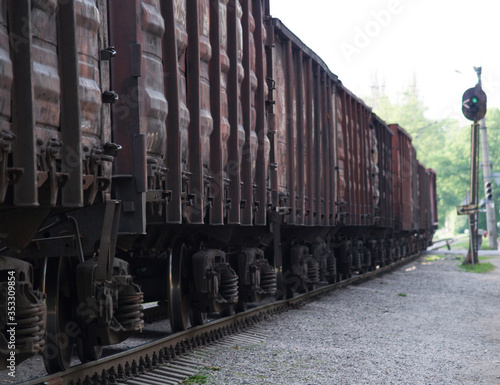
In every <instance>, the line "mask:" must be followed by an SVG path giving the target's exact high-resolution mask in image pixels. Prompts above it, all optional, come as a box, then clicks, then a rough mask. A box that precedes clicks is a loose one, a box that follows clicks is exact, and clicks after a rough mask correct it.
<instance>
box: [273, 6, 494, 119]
mask: <svg viewBox="0 0 500 385" xmlns="http://www.w3.org/2000/svg"><path fill="white" fill-rule="evenodd" d="M270 3H271V13H272V16H273V17H276V18H279V19H281V20H282V21H283V23H284V24H285V25H286V26H287V27H288V28H289V29H291V30H292V31H293V32H294V33H295V34H296V35H297V36H298V37H299V38H300V39H301V40H302V41H303V42H304V43H305V44H306V45H308V46H309V47H310V48H311V49H313V50H314V51H315V52H316V53H317V54H318V55H319V56H321V57H322V58H323V60H324V61H325V62H326V63H327V65H328V66H329V68H330V70H331V71H332V72H333V73H335V74H336V75H337V76H339V78H340V79H341V80H342V82H343V83H344V84H345V85H346V86H347V87H348V88H349V89H351V90H352V91H353V92H354V93H355V94H356V95H358V96H361V97H363V96H369V95H370V94H371V86H372V85H374V84H376V82H378V84H380V85H385V91H386V93H388V94H389V95H390V96H392V97H394V95H396V94H397V93H398V92H400V91H402V90H404V89H405V88H406V87H407V86H408V85H409V84H411V83H412V79H413V76H414V74H415V76H416V79H417V86H418V90H419V94H420V96H421V98H422V99H423V101H424V104H425V105H426V106H427V107H428V108H429V110H428V113H427V117H428V118H430V119H442V118H446V117H454V118H460V119H461V121H462V122H463V123H465V122H467V121H466V120H465V119H464V118H463V116H462V113H461V102H462V94H463V92H464V91H465V90H466V89H467V88H470V87H473V86H474V85H475V84H476V83H477V77H476V73H475V72H474V70H473V67H474V66H482V67H483V83H484V84H483V89H484V90H485V92H486V93H487V95H488V107H496V108H500V41H499V38H500V1H498V0H474V1H472V0H470V1H465V0H350V1H349V0H348V1H346V0H342V1H339V0H270ZM456 71H460V72H461V74H460V73H458V72H456Z"/></svg>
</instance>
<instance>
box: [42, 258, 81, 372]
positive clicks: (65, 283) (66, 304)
mask: <svg viewBox="0 0 500 385" xmlns="http://www.w3.org/2000/svg"><path fill="white" fill-rule="evenodd" d="M74 281H75V280H74V269H73V264H72V262H71V260H70V258H67V257H65V258H47V259H46V269H45V277H44V293H45V295H46V300H45V304H46V307H47V345H46V346H45V349H44V351H43V361H44V364H45V369H46V370H47V372H48V373H55V372H59V371H63V370H66V369H67V368H69V366H70V364H71V357H72V354H73V345H74V343H75V338H76V336H77V333H78V325H77V324H76V323H75V322H74V310H75V304H76V300H75V298H74V293H76V288H75V287H74Z"/></svg>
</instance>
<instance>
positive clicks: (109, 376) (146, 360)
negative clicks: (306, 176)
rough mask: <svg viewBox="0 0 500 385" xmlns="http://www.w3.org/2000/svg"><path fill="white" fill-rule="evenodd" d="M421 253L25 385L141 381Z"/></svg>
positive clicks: (379, 273)
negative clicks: (178, 360) (273, 317)
mask: <svg viewBox="0 0 500 385" xmlns="http://www.w3.org/2000/svg"><path fill="white" fill-rule="evenodd" d="M418 257H420V253H418V254H415V255H412V256H409V257H406V258H402V259H400V260H398V261H395V262H393V263H392V264H390V265H387V266H384V267H379V268H377V269H376V270H373V271H369V272H366V273H364V274H360V275H355V276H353V277H351V278H348V279H345V280H343V281H340V282H336V283H333V284H329V285H324V286H321V287H318V288H316V289H314V290H311V291H309V292H307V293H303V294H299V295H297V296H295V297H293V298H290V299H283V300H279V301H274V302H270V303H267V304H263V305H260V306H258V307H255V308H252V309H249V310H246V311H244V312H241V313H238V314H234V315H232V316H230V317H226V318H222V319H219V320H214V321H211V322H208V323H207V324H205V325H200V326H196V327H193V328H190V329H188V330H185V331H183V332H179V333H175V334H171V335H169V336H167V337H163V338H161V339H159V340H156V341H153V342H149V343H146V344H144V345H141V346H138V347H136V348H133V349H129V350H126V351H124V352H121V353H118V354H114V355H112V356H109V357H105V358H101V359H99V360H97V361H92V362H88V363H85V364H81V365H77V366H74V367H71V368H69V369H68V370H66V371H64V372H60V373H56V374H52V375H48V376H45V377H41V378H37V379H34V380H30V381H27V382H23V383H22V384H24V385H97V384H98V385H103V384H110V385H111V384H117V383H119V382H124V381H126V380H127V379H131V378H135V377H137V378H140V375H141V373H147V372H149V371H151V370H153V369H155V368H157V367H159V366H161V365H163V364H166V363H167V362H169V361H171V360H172V359H174V358H176V357H180V356H182V355H183V354H185V353H187V352H188V351H192V350H193V349H195V348H197V347H201V346H207V345H209V344H211V343H213V342H215V341H216V340H219V339H221V338H223V337H225V336H228V335H233V334H235V333H237V332H239V331H241V330H244V329H246V328H247V327H249V326H251V325H254V324H255V323H257V322H260V321H261V320H263V319H264V318H265V317H267V316H270V315H273V314H277V313H281V312H283V311H286V310H288V309H290V308H296V307H298V306H301V305H302V304H305V303H307V302H310V301H312V300H315V299H317V298H319V297H322V296H324V295H326V294H328V293H330V292H332V291H334V290H337V289H340V288H344V287H347V286H350V285H356V284H360V283H362V282H365V281H368V280H370V279H373V278H375V277H377V276H380V275H383V274H386V273H389V272H392V271H393V270H395V269H397V268H399V267H401V266H403V265H405V264H408V263H410V262H413V261H414V260H416V259H417V258H418Z"/></svg>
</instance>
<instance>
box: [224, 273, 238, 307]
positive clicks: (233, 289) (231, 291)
mask: <svg viewBox="0 0 500 385" xmlns="http://www.w3.org/2000/svg"><path fill="white" fill-rule="evenodd" d="M219 294H220V295H221V296H222V298H224V299H225V300H226V301H228V302H237V301H238V276H237V275H235V274H233V273H232V272H231V271H230V270H222V272H221V282H220V286H219Z"/></svg>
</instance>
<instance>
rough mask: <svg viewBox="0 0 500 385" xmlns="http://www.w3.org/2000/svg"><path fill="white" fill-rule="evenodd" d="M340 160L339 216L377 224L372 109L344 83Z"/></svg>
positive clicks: (349, 221)
mask: <svg viewBox="0 0 500 385" xmlns="http://www.w3.org/2000/svg"><path fill="white" fill-rule="evenodd" d="M336 108H337V130H338V131H337V132H338V135H337V161H338V165H337V166H338V172H339V175H338V179H339V186H338V189H339V190H338V198H337V203H338V208H339V216H340V217H341V218H344V223H345V224H347V225H350V226H360V225H371V224H374V217H375V212H374V202H373V181H372V178H371V174H372V168H373V159H372V151H371V148H372V147H373V144H372V134H371V132H370V120H371V110H370V109H369V108H368V107H367V106H366V105H364V103H363V102H362V101H361V100H359V99H358V98H356V97H355V96H354V95H352V94H351V93H350V92H349V91H348V90H347V89H345V88H344V87H340V88H339V97H338V98H337V106H336Z"/></svg>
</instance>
